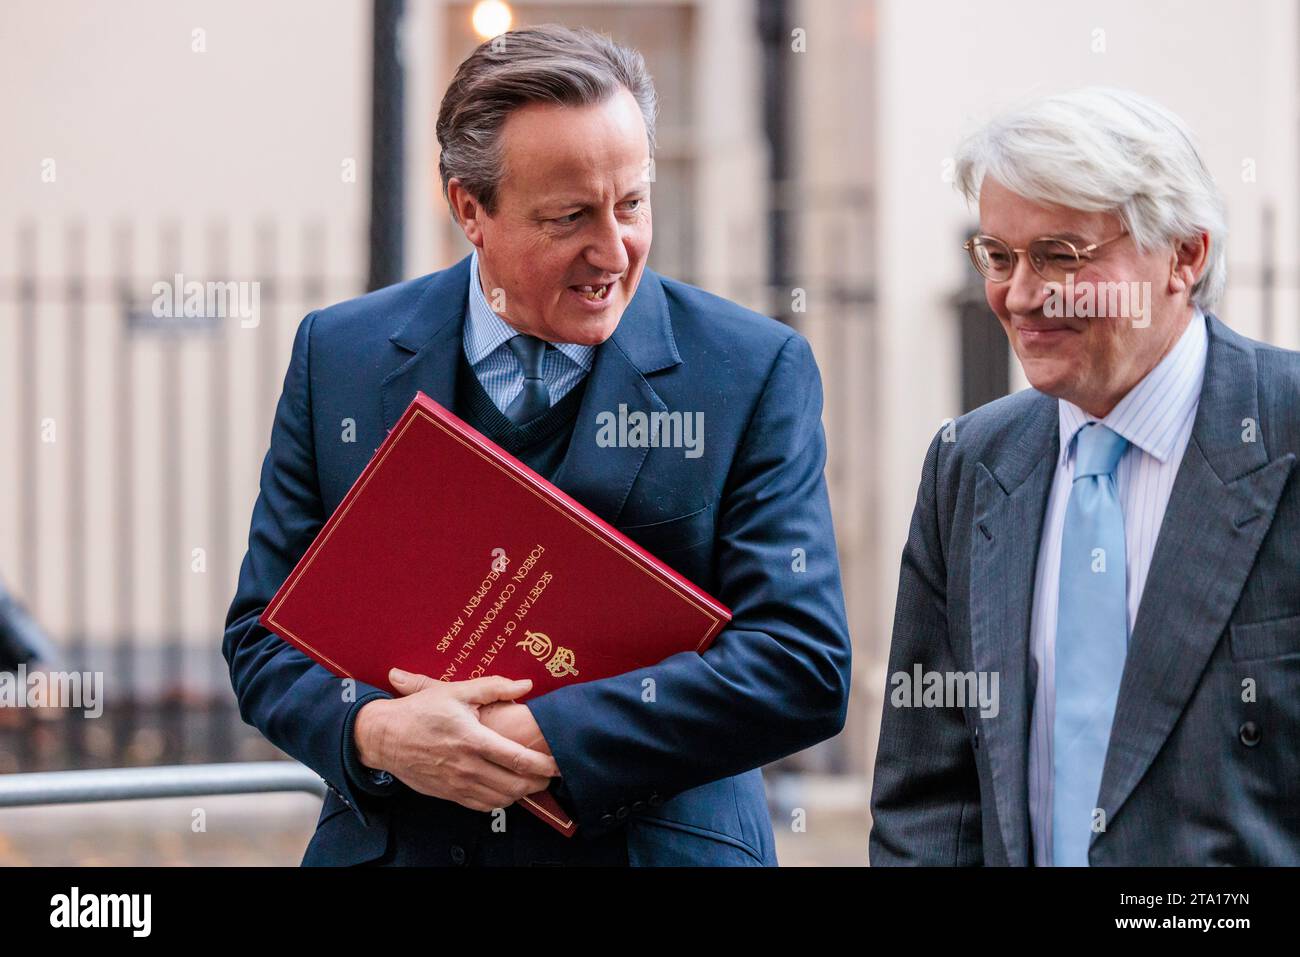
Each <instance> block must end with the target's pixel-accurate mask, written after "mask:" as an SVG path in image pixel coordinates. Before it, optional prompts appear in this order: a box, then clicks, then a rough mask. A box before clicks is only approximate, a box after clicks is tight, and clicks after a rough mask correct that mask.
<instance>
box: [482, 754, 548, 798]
mask: <svg viewBox="0 0 1300 957" xmlns="http://www.w3.org/2000/svg"><path fill="white" fill-rule="evenodd" d="M468 773H469V775H470V777H471V778H472V779H473V780H474V781H477V782H478V783H479V784H481V785H482V786H484V787H488V788H491V789H492V790H493V791H496V792H498V793H499V794H501V795H504V796H506V797H509V799H510V800H511V801H512V802H513V801H517V800H519V799H520V798H521V797H523V796H524V795H525V794H536V793H537V792H538V791H545V790H546V789H547V788H548V787H549V786H550V784H551V779H550V778H545V777H539V776H537V775H533V774H515V773H514V772H513V771H507V770H506V769H505V768H503V767H501V766H500V765H497V764H493V763H492V762H491V761H486V760H483V759H481V758H480V759H478V760H476V761H475V763H474V764H473V765H472V766H471V767H470V768H469V771H468Z"/></svg>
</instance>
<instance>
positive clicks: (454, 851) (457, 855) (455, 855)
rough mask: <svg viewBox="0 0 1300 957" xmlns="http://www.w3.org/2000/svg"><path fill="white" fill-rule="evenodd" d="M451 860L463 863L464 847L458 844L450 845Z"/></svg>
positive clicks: (459, 863) (458, 863) (455, 862)
mask: <svg viewBox="0 0 1300 957" xmlns="http://www.w3.org/2000/svg"><path fill="white" fill-rule="evenodd" d="M451 860H452V863H454V864H457V865H463V864H464V863H465V848H463V847H461V846H460V845H459V844H453V845H452V846H451Z"/></svg>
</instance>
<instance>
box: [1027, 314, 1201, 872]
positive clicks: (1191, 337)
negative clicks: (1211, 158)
mask: <svg viewBox="0 0 1300 957" xmlns="http://www.w3.org/2000/svg"><path fill="white" fill-rule="evenodd" d="M1208 347H1209V334H1208V333H1207V331H1206V327H1205V317H1204V315H1203V314H1202V313H1201V311H1200V310H1199V309H1196V310H1195V312H1194V314H1193V316H1192V319H1191V321H1190V322H1189V323H1188V324H1187V329H1186V330H1185V331H1184V332H1183V334H1182V336H1180V337H1179V339H1178V341H1177V342H1176V343H1175V344H1174V347H1173V348H1172V349H1170V350H1169V352H1168V353H1167V354H1166V355H1165V357H1164V358H1163V359H1161V360H1160V362H1159V363H1158V364H1157V365H1156V367H1155V368H1154V369H1152V370H1151V371H1150V372H1149V373H1147V375H1146V376H1145V377H1144V378H1143V379H1142V380H1141V381H1139V382H1138V384H1137V385H1135V386H1134V387H1133V388H1132V389H1131V390H1130V391H1129V392H1128V394H1127V395H1125V396H1124V398H1122V399H1121V400H1120V401H1119V403H1118V404H1117V405H1116V406H1115V408H1114V409H1112V410H1111V412H1110V414H1109V415H1107V416H1106V417H1105V418H1104V419H1101V420H1100V421H1101V422H1102V424H1103V425H1105V426H1107V427H1108V428H1110V429H1112V430H1114V431H1115V432H1118V433H1119V434H1120V435H1122V436H1123V437H1124V438H1126V439H1128V441H1129V445H1128V448H1126V449H1125V450H1124V454H1123V455H1122V456H1121V457H1120V460H1119V465H1118V466H1117V467H1116V470H1115V485H1116V491H1117V492H1118V493H1119V502H1120V508H1121V509H1122V510H1123V512H1124V540H1125V558H1126V563H1127V565H1126V567H1127V582H1128V584H1127V589H1128V592H1127V597H1128V630H1129V635H1130V636H1131V635H1132V634H1133V623H1134V621H1135V620H1136V619H1137V611H1138V604H1139V603H1140V602H1141V601H1142V588H1143V586H1144V585H1145V584H1146V578H1147V572H1148V571H1149V570H1150V567H1151V555H1152V553H1153V552H1154V551H1155V547H1156V536H1157V535H1158V534H1159V532H1160V522H1161V520H1162V519H1163V518H1164V514H1165V506H1166V505H1168V504H1169V493H1170V492H1171V491H1172V490H1173V485H1174V477H1175V476H1176V475H1177V474H1178V466H1179V464H1180V463H1181V462H1182V460H1183V452H1184V451H1185V450H1186V449H1187V442H1188V440H1189V439H1190V438H1191V435H1192V421H1193V419H1194V418H1195V417H1196V406H1197V404H1198V402H1199V401H1200V395H1201V383H1202V380H1203V379H1204V377H1205V357H1206V352H1207V350H1208ZM1057 408H1058V414H1059V418H1060V436H1061V446H1060V455H1059V457H1058V458H1057V461H1056V475H1055V477H1054V479H1053V481H1052V489H1051V492H1050V493H1049V496H1048V499H1047V512H1046V515H1045V518H1044V520H1043V531H1042V538H1041V540H1040V543H1039V550H1038V570H1037V573H1036V575H1035V578H1034V599H1033V610H1032V617H1031V619H1030V654H1031V657H1032V659H1033V662H1034V665H1035V666H1036V668H1037V673H1038V681H1037V686H1036V688H1035V690H1034V703H1033V712H1032V718H1031V723H1030V730H1029V827H1030V831H1031V834H1032V836H1033V842H1034V864H1035V865H1036V866H1039V867H1045V866H1050V865H1051V863H1052V727H1053V719H1054V716H1055V711H1054V709H1055V705H1056V682H1055V677H1056V667H1055V666H1056V615H1057V605H1058V601H1059V598H1060V575H1061V532H1062V529H1063V528H1064V525H1065V507H1066V504H1067V503H1068V502H1069V498H1070V488H1071V486H1072V485H1073V483H1074V437H1075V436H1076V435H1077V434H1078V432H1079V430H1080V429H1081V428H1083V427H1084V425H1086V424H1087V423H1089V422H1096V421H1097V419H1096V417H1095V416H1091V415H1088V414H1087V413H1086V412H1084V411H1083V410H1082V409H1080V408H1079V407H1078V406H1077V405H1074V404H1073V403H1071V402H1067V401H1065V400H1064V399H1059V400H1057Z"/></svg>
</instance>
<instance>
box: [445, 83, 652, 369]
mask: <svg viewBox="0 0 1300 957" xmlns="http://www.w3.org/2000/svg"><path fill="white" fill-rule="evenodd" d="M501 149H502V156H503V159H504V163H503V170H504V172H503V175H502V178H501V182H500V184H499V187H498V190H497V204H496V210H495V211H494V212H493V213H492V214H491V215H489V214H487V212H486V211H485V210H484V209H483V207H482V206H481V205H480V204H479V203H478V202H477V201H476V200H475V199H474V198H473V197H471V196H470V195H469V194H468V192H467V191H466V190H465V189H464V187H463V186H461V184H460V182H459V181H458V180H456V179H452V180H451V181H449V183H448V198H449V199H450V200H451V204H452V207H453V209H455V210H456V212H457V214H458V218H459V220H460V222H461V226H462V228H463V229H464V230H465V235H466V236H467V237H468V238H469V241H470V242H471V243H473V244H474V245H475V246H477V247H478V250H479V265H480V269H481V280H482V283H483V291H484V295H485V296H486V297H487V300H488V302H489V303H490V304H491V305H492V307H493V308H494V309H495V310H496V311H497V312H498V313H499V314H500V315H501V317H502V318H503V319H505V320H506V322H508V323H509V324H510V325H511V326H513V327H514V328H515V329H517V330H519V331H520V332H524V333H528V334H529V335H534V336H537V337H539V338H541V339H546V340H548V341H550V342H573V343H579V344H582V345H598V344H600V343H602V342H604V341H605V340H606V339H608V338H609V337H610V336H611V335H612V334H613V332H614V329H615V328H616V327H617V326H618V322H619V319H620V318H621V317H622V315H623V310H624V309H626V308H627V304H628V303H629V302H630V301H631V300H632V296H633V294H635V292H636V287H637V284H638V283H639V282H640V280H641V274H642V272H643V271H644V269H645V262H646V257H647V255H648V254H649V252H650V240H651V234H652V229H651V219H650V182H649V178H648V173H649V158H650V147H649V142H648V138H647V136H646V129H645V123H644V121H643V119H642V116H641V110H640V108H639V107H638V106H637V103H636V100H635V99H634V98H633V97H632V94H631V93H629V92H628V91H627V90H620V91H619V92H618V93H617V94H616V95H614V96H612V97H610V98H609V99H608V100H606V101H605V102H603V103H599V104H596V105H593V106H581V107H572V106H558V105H553V104H545V103H530V104H528V105H526V106H523V107H520V108H519V109H517V110H515V111H514V112H512V113H511V114H510V116H509V118H508V119H507V120H506V122H505V125H504V127H503V128H502V131H501Z"/></svg>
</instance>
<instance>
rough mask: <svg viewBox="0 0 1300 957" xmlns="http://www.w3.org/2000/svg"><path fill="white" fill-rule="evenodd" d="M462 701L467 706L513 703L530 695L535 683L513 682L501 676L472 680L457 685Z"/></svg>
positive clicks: (528, 681)
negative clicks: (516, 699)
mask: <svg viewBox="0 0 1300 957" xmlns="http://www.w3.org/2000/svg"><path fill="white" fill-rule="evenodd" d="M457 684H458V685H459V686H460V687H459V689H458V690H459V691H460V695H461V700H462V701H464V702H465V703H466V704H491V703H492V702H493V701H513V700H515V698H518V697H519V696H520V695H525V694H528V692H529V690H531V689H532V687H533V682H532V681H531V680H530V679H528V678H520V679H518V680H517V681H512V680H511V679H509V678H505V677H502V676H501V675H488V676H487V677H486V678H471V679H470V680H469V681H461V682H458V683H457Z"/></svg>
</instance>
